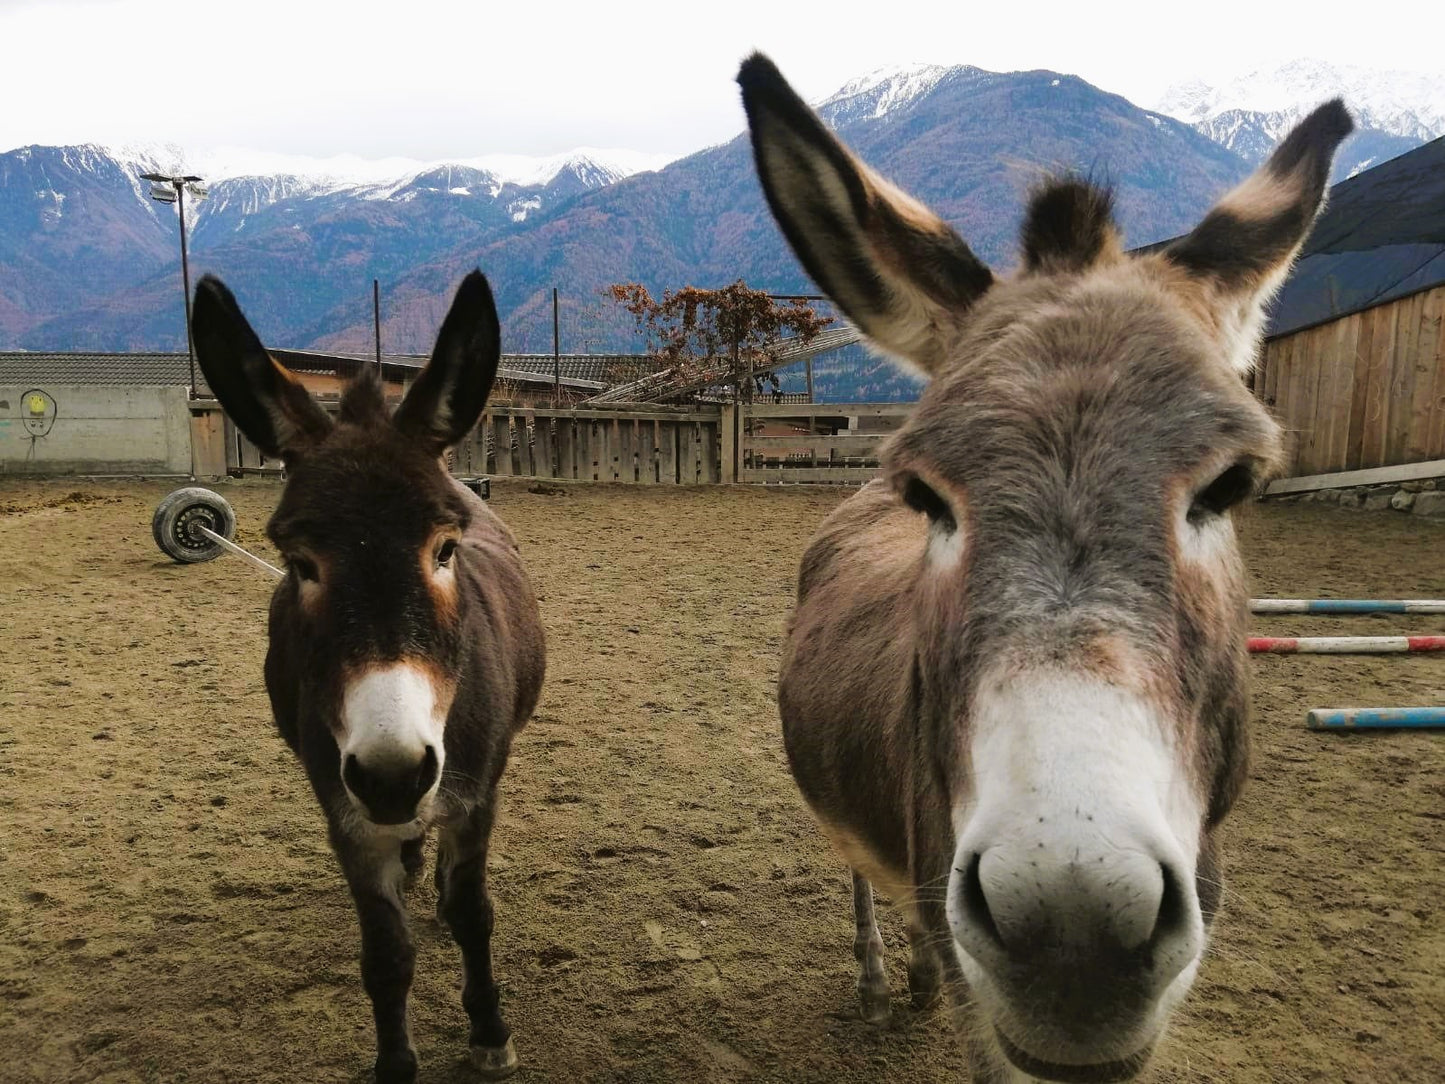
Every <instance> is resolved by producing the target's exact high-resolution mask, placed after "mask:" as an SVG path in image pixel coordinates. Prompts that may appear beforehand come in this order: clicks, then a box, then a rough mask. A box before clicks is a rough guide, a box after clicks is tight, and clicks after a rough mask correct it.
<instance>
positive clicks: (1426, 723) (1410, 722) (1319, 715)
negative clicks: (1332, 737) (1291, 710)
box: [1305, 707, 1445, 730]
mask: <svg viewBox="0 0 1445 1084" xmlns="http://www.w3.org/2000/svg"><path fill="white" fill-rule="evenodd" d="M1305 726H1307V727H1308V728H1309V729H1310V730H1393V729H1396V728H1402V727H1409V728H1412V729H1414V728H1419V729H1435V728H1440V727H1445V707H1441V708H1311V709H1310V711H1309V713H1308V714H1307V715H1306V716H1305Z"/></svg>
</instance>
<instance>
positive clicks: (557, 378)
mask: <svg viewBox="0 0 1445 1084" xmlns="http://www.w3.org/2000/svg"><path fill="white" fill-rule="evenodd" d="M558 328H559V324H558V319H557V287H555V286H553V287H552V405H553V406H556V405H557V404H558V403H560V402H561V401H562V336H561V334H560V332H559V330H558Z"/></svg>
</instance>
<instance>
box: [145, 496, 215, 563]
mask: <svg viewBox="0 0 1445 1084" xmlns="http://www.w3.org/2000/svg"><path fill="white" fill-rule="evenodd" d="M197 526H200V527H207V528H209V529H210V530H212V531H215V532H216V533H217V534H218V535H220V536H221V537H222V538H226V539H230V538H233V537H235V534H236V513H235V512H233V511H231V506H230V504H229V503H227V501H226V498H225V497H222V496H221V495H220V494H219V493H213V492H211V490H209V489H205V488H203V487H201V486H186V487H185V488H183V489H178V490H176V491H175V492H174V493H168V494H166V496H165V499H164V500H162V501H161V503H160V504H158V505H157V506H156V514H155V515H154V516H152V517H151V534H153V535H154V536H155V540H156V545H157V546H159V547H160V548H161V552H162V553H164V554H165V555H166V556H167V557H169V558H171V559H172V560H175V561H179V562H181V563H182V564H187V565H192V564H196V563H198V562H200V561H213V560H215V559H216V558H217V557H219V556H221V554H223V553H225V552H226V551H225V550H223V549H222V548H221V547H220V546H218V545H217V544H216V543H215V542H212V541H211V540H210V539H209V538H207V537H206V536H205V535H203V534H201V533H200V532H199V531H197V530H195V528H196V527H197Z"/></svg>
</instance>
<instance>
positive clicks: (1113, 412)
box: [896, 261, 1277, 474]
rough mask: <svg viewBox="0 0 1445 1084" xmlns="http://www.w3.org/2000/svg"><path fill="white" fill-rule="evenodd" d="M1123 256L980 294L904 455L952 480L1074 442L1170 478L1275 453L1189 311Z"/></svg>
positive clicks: (1270, 427) (1272, 437)
mask: <svg viewBox="0 0 1445 1084" xmlns="http://www.w3.org/2000/svg"><path fill="white" fill-rule="evenodd" d="M1128 263H1129V261H1124V262H1123V263H1121V264H1120V265H1115V266H1114V267H1106V268H1101V269H1099V271H1098V272H1095V273H1090V274H1085V275H1083V276H1077V275H1068V276H1058V277H1053V276H1024V277H1022V278H1020V279H1017V280H1014V281H1012V282H1005V283H1001V284H999V285H998V286H996V287H995V288H994V290H993V291H991V292H990V295H989V296H985V298H983V299H982V300H981V301H980V302H979V304H978V306H977V309H976V311H975V312H974V313H971V314H970V319H969V322H968V325H967V326H966V328H965V330H964V334H963V336H962V337H961V339H960V342H959V343H958V346H957V347H956V349H955V351H954V353H953V355H952V357H951V359H950V361H949V363H948V364H947V365H946V366H945V368H944V370H943V371H942V372H941V373H940V374H939V375H938V376H937V377H935V379H934V380H933V381H932V382H931V383H930V384H929V385H928V386H927V387H926V388H925V390H924V393H923V396H922V397H921V401H920V403H919V407H918V410H917V411H916V412H915V414H914V415H913V417H912V418H911V419H910V420H909V422H908V424H907V425H906V426H905V427H904V430H903V431H902V432H901V433H900V435H899V438H898V441H897V444H896V447H897V448H898V450H900V451H902V452H904V453H905V454H911V455H915V456H921V457H926V458H930V459H933V460H935V461H938V462H939V465H940V466H942V467H943V468H945V469H946V470H948V472H949V473H953V472H954V470H958V471H961V472H963V473H964V474H973V473H978V472H980V471H984V470H986V469H988V468H987V465H988V464H991V463H997V462H999V461H1001V460H1007V459H1008V458H1010V457H1019V458H1021V459H1022V460H1024V461H1036V460H1037V459H1038V458H1039V457H1040V456H1047V455H1051V454H1058V453H1060V452H1064V451H1067V450H1068V449H1069V448H1070V447H1077V446H1079V445H1080V444H1094V445H1098V446H1101V447H1108V446H1112V447H1113V448H1114V449H1116V450H1117V452H1118V454H1119V455H1120V456H1125V455H1133V456H1135V457H1144V460H1145V461H1143V462H1140V463H1138V464H1136V466H1138V467H1139V468H1140V469H1147V468H1151V467H1161V468H1164V469H1165V470H1171V471H1172V470H1178V469H1183V468H1187V467H1188V466H1190V465H1192V464H1194V463H1196V462H1198V461H1199V460H1200V459H1202V458H1211V457H1217V456H1219V455H1241V454H1248V455H1252V456H1255V457H1258V458H1259V459H1262V460H1268V459H1270V458H1272V456H1273V455H1274V452H1275V441H1276V440H1277V436H1276V427H1275V425H1274V423H1273V422H1272V421H1271V420H1270V418H1269V416H1268V415H1267V413H1266V412H1265V411H1264V409H1263V408H1262V407H1260V405H1259V404H1258V403H1257V402H1256V401H1255V399H1254V397H1253V396H1252V395H1251V394H1250V393H1249V392H1248V390H1247V389H1246V388H1245V387H1244V384H1243V382H1242V381H1241V380H1240V379H1239V377H1238V376H1237V374H1235V373H1234V372H1233V371H1232V370H1230V369H1229V368H1228V366H1227V365H1226V364H1225V362H1224V360H1223V359H1222V358H1219V357H1216V356H1215V353H1216V352H1217V348H1216V347H1215V346H1214V345H1213V343H1212V342H1211V341H1210V340H1209V339H1208V338H1207V336H1205V335H1204V334H1202V333H1201V330H1200V329H1199V327H1198V325H1197V323H1196V322H1195V321H1194V320H1193V318H1192V317H1191V315H1190V313H1189V311H1188V309H1187V307H1186V303H1185V302H1183V301H1181V300H1179V299H1177V298H1176V297H1175V296H1174V295H1173V294H1172V293H1171V291H1170V290H1169V289H1167V287H1166V286H1165V285H1162V284H1158V283H1155V282H1152V281H1150V279H1149V277H1148V272H1149V268H1148V266H1147V265H1144V266H1138V267H1134V266H1128Z"/></svg>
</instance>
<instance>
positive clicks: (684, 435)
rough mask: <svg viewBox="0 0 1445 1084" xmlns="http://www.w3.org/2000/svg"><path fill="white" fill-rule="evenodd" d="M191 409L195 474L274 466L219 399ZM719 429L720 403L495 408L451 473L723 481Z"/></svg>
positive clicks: (457, 452)
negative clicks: (615, 407)
mask: <svg viewBox="0 0 1445 1084" xmlns="http://www.w3.org/2000/svg"><path fill="white" fill-rule="evenodd" d="M325 405H333V404H325ZM191 415H192V416H191V447H192V458H193V464H194V473H195V474H196V476H197V477H201V478H205V477H219V476H221V475H224V474H273V473H274V474H279V473H280V472H281V467H282V464H281V461H280V460H278V459H268V458H267V457H266V456H265V455H263V454H262V453H261V452H260V450H259V449H257V448H256V446H255V445H253V444H252V443H251V442H250V441H249V440H247V439H246V437H245V435H244V434H242V433H241V432H240V431H239V430H238V429H236V427H235V425H234V424H232V422H231V420H230V419H229V418H227V417H226V416H225V415H224V414H223V413H222V411H221V409H220V406H219V404H216V403H214V402H201V403H195V404H192V407H191ZM722 431H723V425H722V409H720V408H718V407H687V408H670V407H665V406H659V407H652V406H649V407H648V408H647V410H645V411H628V410H585V409H575V410H572V409H567V408H560V409H553V408H544V407H536V408H532V407H494V408H490V409H488V410H487V412H486V413H485V414H483V415H482V419H481V421H480V422H479V423H478V424H477V427H476V428H475V429H473V430H472V432H471V434H470V435H469V436H468V437H467V438H466V439H465V440H464V441H462V443H461V444H459V445H458V446H457V447H456V448H455V449H454V450H453V452H452V473H454V474H458V475H463V476H465V475H478V474H485V475H490V476H491V477H494V478H507V477H512V478H571V479H579V480H583V481H592V482H636V483H641V484H649V483H650V484H664V485H665V484H673V485H697V484H701V483H706V482H719V481H723V480H724V479H723V473H722V465H723V461H724V457H723V433H722ZM728 480H729V481H731V479H730V478H729V479H728Z"/></svg>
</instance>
